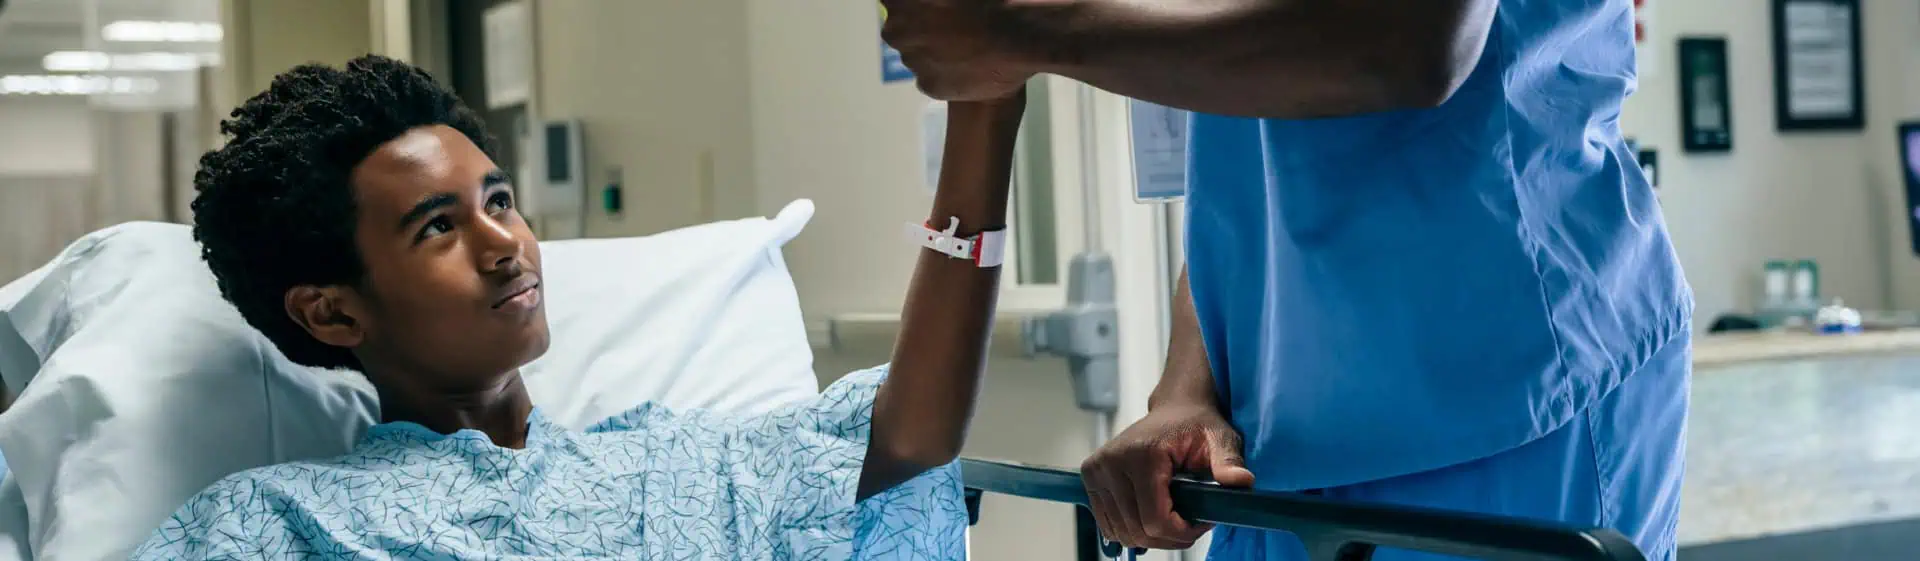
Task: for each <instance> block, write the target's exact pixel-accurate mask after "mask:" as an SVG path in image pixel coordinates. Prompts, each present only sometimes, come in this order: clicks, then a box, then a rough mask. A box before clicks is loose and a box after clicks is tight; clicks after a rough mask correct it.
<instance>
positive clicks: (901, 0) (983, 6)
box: [880, 0, 1036, 101]
mask: <svg viewBox="0 0 1920 561" xmlns="http://www.w3.org/2000/svg"><path fill="white" fill-rule="evenodd" d="M1006 3H1007V0H881V2H880V4H881V5H882V6H884V7H885V8H886V11H887V12H886V23H885V24H884V25H882V27H881V30H880V36H881V38H882V39H884V40H885V41H886V42H887V45H889V46H892V47H893V48H894V49H895V50H898V51H900V61H901V62H902V63H904V64H906V66H907V68H908V69H910V70H912V71H913V74H914V79H915V81H916V82H917V84H918V85H919V87H920V90H921V91H923V92H926V94H927V95H928V96H931V97H933V98H934V99H940V100H946V101H977V100H987V99H996V98H1003V97H1006V96H1007V95H1009V94H1012V93H1013V92H1015V91H1016V90H1018V89H1019V88H1020V87H1021V86H1022V85H1025V84H1026V83H1027V80H1028V79H1030V78H1032V77H1033V76H1034V74H1036V71H1035V70H1033V65H1031V64H1028V63H1027V62H1025V61H1023V57H1021V56H1019V54H1018V51H1017V49H1016V48H1015V41H1014V37H1015V34H1014V33H1013V31H1012V20H1011V19H1010V18H1009V17H1008V14H1009V13H1010V12H1008V10H1006V9H1005V8H1006V6H1005V5H1006Z"/></svg>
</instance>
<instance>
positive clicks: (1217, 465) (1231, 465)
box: [1207, 427, 1253, 487]
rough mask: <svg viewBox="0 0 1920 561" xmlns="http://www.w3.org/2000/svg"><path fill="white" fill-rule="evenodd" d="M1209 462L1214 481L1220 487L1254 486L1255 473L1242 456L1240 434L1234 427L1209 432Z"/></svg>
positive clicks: (1213, 429)
mask: <svg viewBox="0 0 1920 561" xmlns="http://www.w3.org/2000/svg"><path fill="white" fill-rule="evenodd" d="M1207 462H1208V467H1209V471H1211V472H1213V473H1212V475H1213V481H1214V482H1215V483H1219V484H1220V486H1222V487H1252V486H1253V471H1252V470H1249V469H1247V461H1246V459H1245V458H1244V457H1243V456H1241V454H1240V433H1239V432H1238V431H1235V430H1233V428H1232V427H1215V428H1212V429H1209V430H1207Z"/></svg>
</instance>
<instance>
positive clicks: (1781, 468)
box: [1679, 332, 1920, 545]
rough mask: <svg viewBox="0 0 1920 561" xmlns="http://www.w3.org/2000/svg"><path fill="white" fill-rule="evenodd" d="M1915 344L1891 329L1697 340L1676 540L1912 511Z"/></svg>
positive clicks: (1917, 429)
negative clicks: (1912, 347) (1837, 334)
mask: <svg viewBox="0 0 1920 561" xmlns="http://www.w3.org/2000/svg"><path fill="white" fill-rule="evenodd" d="M1808 338H1814V339H1813V340H1809V339H1808ZM1702 339H1711V338H1710V337H1703V338H1702ZM1915 342H1920V335H1915V334H1912V333H1904V332H1895V333H1886V334H1865V335H1855V336H1846V337H1821V336H1813V335H1802V336H1784V335H1770V336H1759V337H1752V338H1745V339H1741V340H1733V341H1731V342H1729V340H1726V339H1721V340H1719V341H1702V342H1701V343H1696V347H1695V348H1696V356H1698V357H1699V358H1701V359H1705V360H1699V359H1696V362H1695V364H1696V370H1695V375H1694V379H1693V388H1692V397H1693V400H1692V405H1693V409H1692V414H1691V416H1690V418H1689V426H1688V449H1687V454H1686V460H1687V468H1686V478H1687V479H1686V483H1685V485H1684V489H1683V491H1682V493H1681V496H1682V507H1681V523H1680V528H1679V532H1680V541H1681V544H1682V545H1691V544H1700V543H1712V542H1722V541H1729V540H1737V539H1745V538H1755V537H1764V536H1769V535H1779V534H1787V533H1795V532H1804V531H1810V530H1819V529H1827V528H1835V527H1842V526H1851V525H1856V524H1866V523H1872V522H1882V521H1891V520H1901V519H1915V518H1920V351H1913V350H1905V349H1907V348H1908V347H1907V345H1912V344H1915ZM1722 344H1725V345H1728V346H1726V347H1721V348H1718V349H1716V348H1714V346H1715V345H1722ZM1770 345H1771V346H1787V347H1790V348H1789V349H1785V350H1783V349H1768V348H1767V347H1768V346H1770ZM1794 346H1797V347H1794ZM1735 351H1741V352H1744V353H1746V354H1744V355H1742V354H1740V353H1736V352H1735ZM1783 357H1803V358H1786V359H1783ZM1734 359H1738V360H1734Z"/></svg>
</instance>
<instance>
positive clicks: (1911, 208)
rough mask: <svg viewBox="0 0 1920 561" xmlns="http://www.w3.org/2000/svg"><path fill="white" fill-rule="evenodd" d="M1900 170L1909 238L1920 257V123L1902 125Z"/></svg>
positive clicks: (1914, 250) (1914, 251) (1915, 252)
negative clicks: (1905, 194)
mask: <svg viewBox="0 0 1920 561" xmlns="http://www.w3.org/2000/svg"><path fill="white" fill-rule="evenodd" d="M1900 170H1901V174H1900V175H1901V176H1902V178H1903V179H1904V180H1905V181H1906V187H1907V212H1906V213H1905V214H1906V215H1907V237H1908V238H1909V240H1910V241H1911V245H1912V247H1913V253H1914V254H1915V255H1920V121H1915V122H1910V123H1901V124H1900Z"/></svg>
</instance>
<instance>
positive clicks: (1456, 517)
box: [960, 458, 1646, 561]
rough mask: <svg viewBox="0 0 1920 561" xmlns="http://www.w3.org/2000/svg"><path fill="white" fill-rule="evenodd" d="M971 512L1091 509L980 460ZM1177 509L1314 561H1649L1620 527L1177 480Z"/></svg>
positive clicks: (1072, 488)
mask: <svg viewBox="0 0 1920 561" xmlns="http://www.w3.org/2000/svg"><path fill="white" fill-rule="evenodd" d="M960 472H961V477H962V479H963V480H964V481H965V484H966V487H967V490H968V491H969V493H968V495H969V501H968V502H969V505H968V506H969V509H970V510H974V512H973V513H972V515H973V518H974V520H975V521H977V520H978V517H979V515H980V513H979V512H978V508H979V503H978V496H979V494H980V493H982V492H984V493H997V494H1002V495H1012V496H1016V497H1025V498H1028V499H1037V500H1042V501H1048V502H1057V503H1068V504H1073V505H1077V506H1080V507H1086V506H1087V492H1086V488H1085V487H1083V486H1082V485H1081V482H1080V474H1079V473H1076V472H1073V471H1069V470H1062V469H1056V468H1047V467H1038V466H1028V465H1021V464H1014V463H1005V462H994V461H986V460H978V459H971V458H969V459H962V460H961V461H960ZM1172 491H1173V508H1174V511H1175V512H1178V513H1180V515H1181V516H1184V517H1186V518H1187V519H1189V520H1198V521H1203V522H1210V523H1213V524H1217V525H1227V526H1240V527H1248V528H1259V529H1266V530H1283V531H1286V532H1290V533H1292V534H1294V535H1296V536H1299V538H1300V541H1301V542H1302V543H1304V544H1305V545H1306V548H1307V553H1308V556H1309V557H1311V558H1312V559H1314V560H1315V561H1367V560H1369V559H1372V557H1373V552H1374V550H1375V548H1377V547H1391V548H1399V549H1408V550H1416V551H1425V552H1429V553H1438V554H1443V555H1453V556H1458V557H1467V558H1475V559H1484V560H1487V561H1645V559H1646V557H1645V556H1644V555H1643V554H1642V553H1641V552H1640V550H1639V548H1637V547H1635V546H1634V545H1633V542H1631V541H1628V540H1627V538H1626V537H1625V536H1623V535H1621V534H1620V533H1619V532H1616V531H1614V530H1612V529H1607V528H1584V529H1583V528H1574V527H1569V526H1561V525H1556V524H1551V523H1543V522H1536V521H1529V520H1521V519H1514V518H1503V517H1496V516H1485V515H1478V514H1466V513H1457V512H1446V511H1440V510H1432V509H1424V508H1412V507H1403V506H1389V505H1377V504H1360V503H1351V502H1344V501H1335V500H1329V499H1325V498H1320V497H1314V496H1308V495H1301V494H1294V493H1274V492H1265V491H1252V490H1244V489H1228V488H1225V487H1220V486H1218V485H1214V484H1212V483H1207V482H1202V481H1194V480H1187V479H1177V480H1175V481H1174V483H1173V489H1172Z"/></svg>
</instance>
